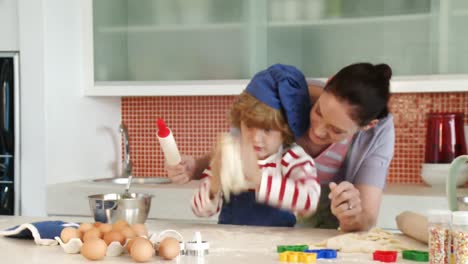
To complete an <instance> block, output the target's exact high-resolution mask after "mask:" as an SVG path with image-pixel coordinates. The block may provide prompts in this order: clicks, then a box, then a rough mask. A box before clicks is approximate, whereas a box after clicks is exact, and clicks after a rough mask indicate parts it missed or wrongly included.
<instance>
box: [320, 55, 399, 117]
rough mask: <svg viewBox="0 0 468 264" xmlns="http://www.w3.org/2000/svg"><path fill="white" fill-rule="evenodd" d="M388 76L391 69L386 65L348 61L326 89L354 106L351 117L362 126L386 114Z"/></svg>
mask: <svg viewBox="0 0 468 264" xmlns="http://www.w3.org/2000/svg"><path fill="white" fill-rule="evenodd" d="M391 77H392V69H391V68H390V66H388V65H387V64H377V65H372V64H370V63H356V64H351V65H349V66H347V67H345V68H343V69H341V70H340V71H339V72H338V73H337V74H336V75H335V76H333V77H332V79H331V80H330V81H329V82H328V83H327V85H326V87H325V91H326V92H330V93H332V94H333V95H335V96H336V97H338V98H339V99H340V100H343V101H344V102H347V103H349V104H350V105H351V106H352V107H353V109H354V110H353V111H352V112H351V113H350V115H351V118H352V119H353V120H354V121H356V122H357V123H358V125H360V126H365V125H367V124H368V123H369V122H370V121H372V120H373V119H381V118H384V117H386V116H387V115H388V113H389V110H388V101H389V99H390V78H391Z"/></svg>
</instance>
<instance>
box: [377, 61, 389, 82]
mask: <svg viewBox="0 0 468 264" xmlns="http://www.w3.org/2000/svg"><path fill="white" fill-rule="evenodd" d="M375 70H376V71H377V72H378V73H379V74H381V76H383V77H384V78H385V79H386V80H390V78H392V68H390V66H388V65H387V64H385V63H382V64H377V65H375Z"/></svg>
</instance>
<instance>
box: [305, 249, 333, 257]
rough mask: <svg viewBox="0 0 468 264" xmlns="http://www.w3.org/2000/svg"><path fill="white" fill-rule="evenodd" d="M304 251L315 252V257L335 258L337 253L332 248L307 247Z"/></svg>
mask: <svg viewBox="0 0 468 264" xmlns="http://www.w3.org/2000/svg"><path fill="white" fill-rule="evenodd" d="M304 252H306V253H315V254H317V259H335V258H336V255H337V254H336V250H334V249H307V250H304Z"/></svg>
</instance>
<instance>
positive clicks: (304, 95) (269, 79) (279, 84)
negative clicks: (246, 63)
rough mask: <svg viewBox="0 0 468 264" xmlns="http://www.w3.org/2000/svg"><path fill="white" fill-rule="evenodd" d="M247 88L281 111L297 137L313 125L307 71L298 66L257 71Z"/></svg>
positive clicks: (278, 66)
mask: <svg viewBox="0 0 468 264" xmlns="http://www.w3.org/2000/svg"><path fill="white" fill-rule="evenodd" d="M245 90H246V91H247V92H248V93H249V94H251V95H252V96H254V97H255V98H257V99H258V100H259V101H261V102H262V103H264V104H266V105H268V106H270V107H272V108H274V109H278V110H281V111H282V112H283V114H284V116H285V117H286V121H287V122H288V125H289V128H290V129H291V131H292V132H293V134H294V136H295V137H296V138H298V137H300V136H302V135H303V134H304V133H305V132H306V131H307V129H308V128H309V114H310V110H311V108H312V106H311V103H310V98H309V90H308V88H307V82H306V79H305V77H304V74H302V72H301V71H299V70H298V69H297V68H295V67H294V66H290V65H284V64H275V65H273V66H270V67H269V68H268V69H266V70H264V71H261V72H259V73H257V74H255V76H254V77H253V78H252V80H251V81H250V83H249V84H248V85H247V88H246V89H245Z"/></svg>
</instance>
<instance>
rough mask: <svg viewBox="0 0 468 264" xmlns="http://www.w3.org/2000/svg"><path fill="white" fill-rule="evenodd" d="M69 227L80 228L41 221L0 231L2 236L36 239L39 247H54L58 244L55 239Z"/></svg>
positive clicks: (71, 224) (66, 223)
mask: <svg viewBox="0 0 468 264" xmlns="http://www.w3.org/2000/svg"><path fill="white" fill-rule="evenodd" d="M68 226H73V227H79V226H80V225H79V224H78V223H72V222H63V221H41V222H33V223H25V224H22V225H18V226H15V227H12V228H8V229H6V230H0V236H5V237H12V238H21V239H34V242H35V243H36V244H37V245H42V246H54V245H58V242H57V241H56V240H55V239H54V237H56V236H58V237H60V233H61V232H62V229H64V228H65V227H68Z"/></svg>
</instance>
